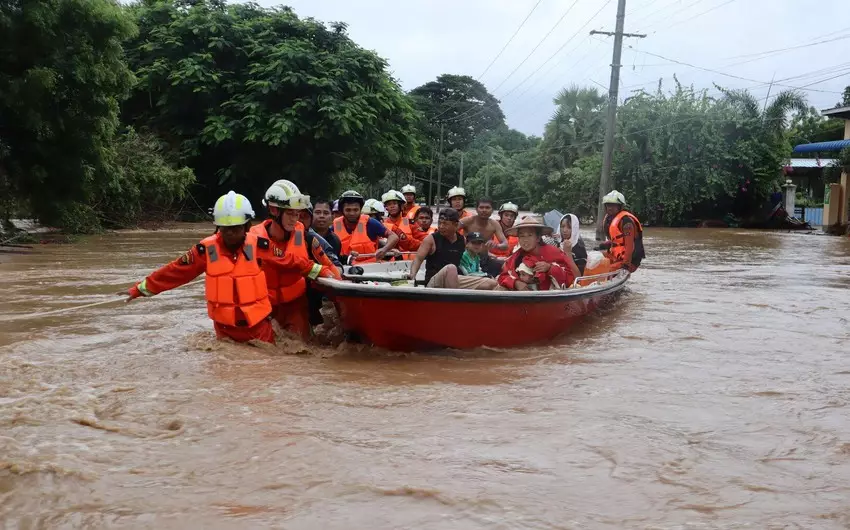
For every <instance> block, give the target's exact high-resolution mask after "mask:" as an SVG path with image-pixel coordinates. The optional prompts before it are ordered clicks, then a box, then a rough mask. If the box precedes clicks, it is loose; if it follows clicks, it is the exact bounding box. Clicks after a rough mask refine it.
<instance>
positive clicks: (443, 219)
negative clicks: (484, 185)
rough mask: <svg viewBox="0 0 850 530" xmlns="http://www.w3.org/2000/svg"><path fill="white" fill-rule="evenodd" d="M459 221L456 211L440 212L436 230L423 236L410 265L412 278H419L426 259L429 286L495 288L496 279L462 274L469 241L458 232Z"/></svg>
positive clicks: (426, 276) (426, 282) (426, 279)
mask: <svg viewBox="0 0 850 530" xmlns="http://www.w3.org/2000/svg"><path fill="white" fill-rule="evenodd" d="M459 221H460V219H459V216H458V213H457V210H454V209H447V210H443V211H441V212H440V217H439V224H438V225H437V231H436V232H434V233H433V234H431V235H429V236H427V237H426V238H425V239H423V240H422V245H421V246H420V247H419V250H418V251H417V252H416V258H414V260H413V265H412V266H411V268H410V279H412V280H415V279H416V274H417V273H418V272H419V269H420V268H421V267H422V262H423V261H424V262H425V286H426V287H434V288H445V289H479V290H490V289H494V288H495V287H496V281H495V280H492V279H490V278H482V277H479V276H461V275H460V274H459V272H458V268H459V267H460V258H461V257H462V256H463V252H464V250H466V241H464V239H463V236H462V235H460V234H458V233H457V229H458V222H459Z"/></svg>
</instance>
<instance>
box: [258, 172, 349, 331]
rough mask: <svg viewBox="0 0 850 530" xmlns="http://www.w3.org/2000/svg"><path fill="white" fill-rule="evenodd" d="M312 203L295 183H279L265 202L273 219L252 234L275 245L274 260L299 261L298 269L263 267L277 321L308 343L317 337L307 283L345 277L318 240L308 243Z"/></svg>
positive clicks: (266, 196)
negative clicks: (303, 216)
mask: <svg viewBox="0 0 850 530" xmlns="http://www.w3.org/2000/svg"><path fill="white" fill-rule="evenodd" d="M309 203H310V198H309V197H307V196H306V195H302V194H301V192H300V191H299V190H298V188H297V187H296V186H295V185H294V184H293V183H291V182H289V181H287V180H278V181H277V182H275V183H274V184H272V185H271V187H269V189H268V190H267V191H266V195H265V198H264V199H263V205H264V206H266V208H268V211H269V217H270V218H271V219H269V220H266V221H265V222H263V223H262V224H258V225H256V226H254V227H253V228H251V233H252V234H256V235H257V236H259V237H263V238H265V239H268V240H269V241H270V242H271V245H270V246H271V252H272V255H273V256H275V257H277V258H286V257H290V256H291V257H292V258H293V259H295V260H297V266H295V267H279V266H277V264H276V263H274V262H273V261H272V260H267V261H265V262H264V263H263V268H264V270H265V272H266V282H267V283H268V291H269V299H270V300H271V304H272V307H273V308H274V312H273V316H274V319H275V320H277V322H278V324H280V327H281V328H282V329H284V330H285V331H288V332H290V333H294V334H295V335H298V336H300V337H301V338H302V339H304V340H308V339H310V338H311V337H312V335H313V328H312V326H311V325H310V310H309V302H308V300H307V280H308V279H310V280H315V279H316V278H317V277H319V276H320V275H321V276H323V277H328V278H339V277H341V276H340V274H339V271H337V269H336V267H335V266H334V265H333V262H332V261H331V260H330V259H329V258H328V257H327V255H326V254H325V253H324V252H323V251H322V249H321V245H320V244H319V242H318V240H317V239H315V238H313V240H312V245H311V244H310V243H309V242H308V240H307V235H306V232H307V230H306V228H305V227H304V225H303V224H301V222H300V221H299V218H300V213H301V210H304V209H306V208H307V207H308V206H309ZM313 246H315V249H314V248H313ZM314 250H315V252H314ZM316 255H318V256H319V258H320V259H319V262H316V261H314V259H313V257H314V256H316Z"/></svg>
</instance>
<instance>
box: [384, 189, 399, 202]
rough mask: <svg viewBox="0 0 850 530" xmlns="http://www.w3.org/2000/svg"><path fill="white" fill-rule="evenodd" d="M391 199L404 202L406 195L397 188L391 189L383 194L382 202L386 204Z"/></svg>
mask: <svg viewBox="0 0 850 530" xmlns="http://www.w3.org/2000/svg"><path fill="white" fill-rule="evenodd" d="M390 201H398V202H401V203H404V195H402V194H401V193H399V192H398V191H396V190H390V191H388V192H386V193H384V194H383V195H381V202H382V203H384V204H386V203H388V202H390Z"/></svg>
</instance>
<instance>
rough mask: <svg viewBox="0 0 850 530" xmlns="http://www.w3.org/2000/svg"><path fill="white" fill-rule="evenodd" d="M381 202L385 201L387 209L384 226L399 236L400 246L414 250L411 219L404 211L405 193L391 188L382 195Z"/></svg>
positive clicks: (407, 249) (401, 248)
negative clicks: (412, 246)
mask: <svg viewBox="0 0 850 530" xmlns="http://www.w3.org/2000/svg"><path fill="white" fill-rule="evenodd" d="M381 202H383V203H384V208H385V209H386V210H387V216H386V218H384V226H386V227H387V228H388V229H390V230H392V231H393V232H395V235H397V236H398V248H399V249H400V250H406V251H410V250H413V249H412V248H411V247H410V245H411V243H410V242H411V240H412V239H413V235H412V234H411V231H410V219H408V218H407V217H406V216H405V215H404V213H403V212H402V207H403V206H404V195H402V194H401V193H400V192H398V191H396V190H390V191H388V192H386V193H384V194H383V195H382V196H381Z"/></svg>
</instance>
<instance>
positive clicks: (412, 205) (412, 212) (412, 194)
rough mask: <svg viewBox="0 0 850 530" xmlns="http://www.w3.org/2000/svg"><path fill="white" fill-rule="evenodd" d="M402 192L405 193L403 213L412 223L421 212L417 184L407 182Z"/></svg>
mask: <svg viewBox="0 0 850 530" xmlns="http://www.w3.org/2000/svg"><path fill="white" fill-rule="evenodd" d="M401 193H402V195H404V206H403V207H402V209H401V213H402V215H404V216H405V217H407V219H408V221H410V224H411V225H412V224H413V223H415V222H416V217H417V215H418V214H419V208H420V206H419V205H418V204H416V186H414V185H413V184H407V185H406V186H402V187H401Z"/></svg>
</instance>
